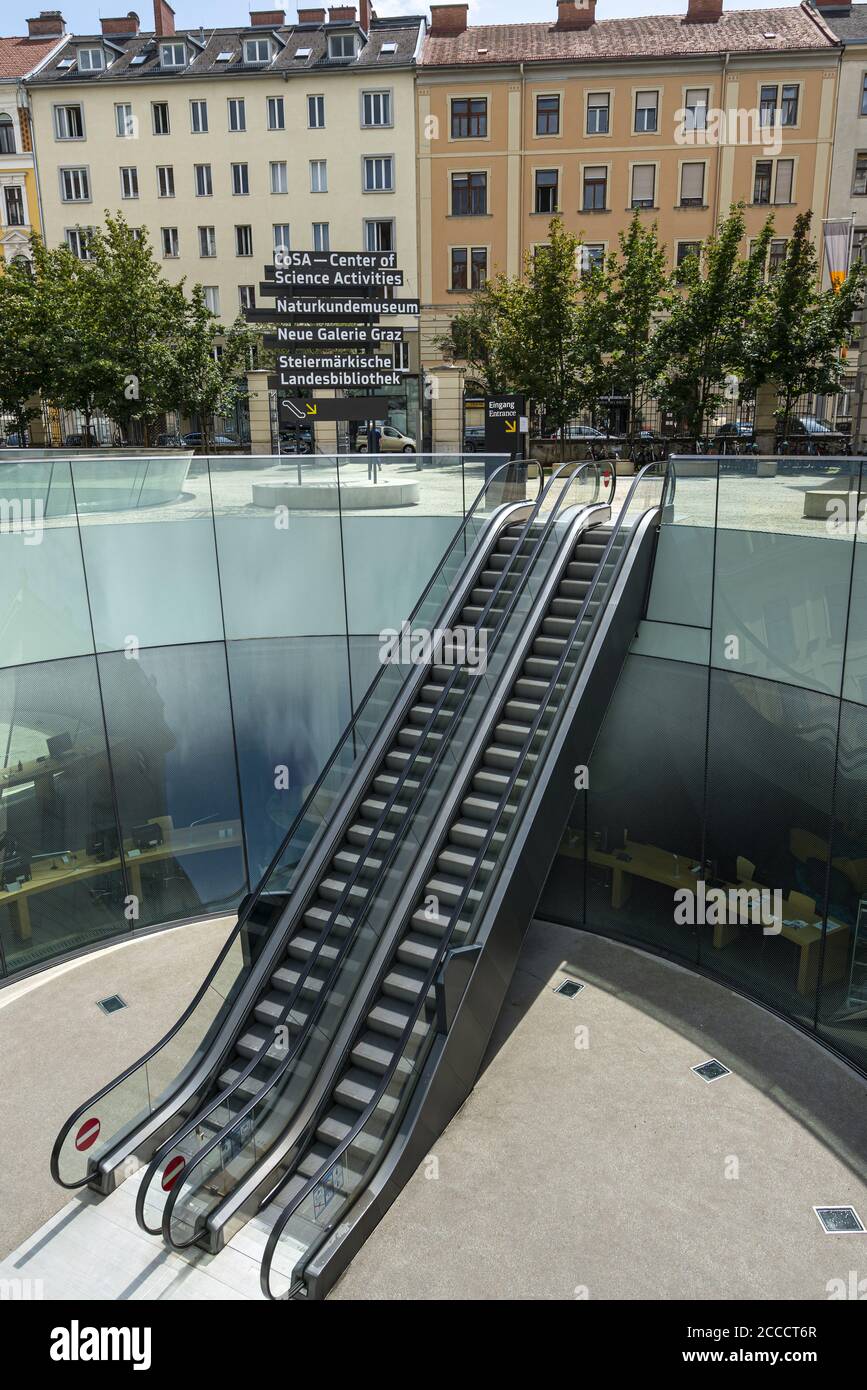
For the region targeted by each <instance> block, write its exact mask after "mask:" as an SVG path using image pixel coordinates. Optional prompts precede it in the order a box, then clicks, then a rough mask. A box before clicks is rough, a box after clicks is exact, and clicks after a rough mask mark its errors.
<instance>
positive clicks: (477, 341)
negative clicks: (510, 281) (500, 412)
mask: <svg viewBox="0 0 867 1390" xmlns="http://www.w3.org/2000/svg"><path fill="white" fill-rule="evenodd" d="M499 285H500V281H494V282H492V281H490V280H489V281H487V283H486V284H485V285H483V287H482V288H481V289H480V290H476V291H475V293H474V294H473V297H472V299H471V301H470V303H469V304H468V305H467V306H466V307H465V308H462V309H459V310H458V312H457V313H456V314H455V316H454V318H453V319H452V321H451V323H450V325H449V331H448V332H447V333H445V334H443V335H442V336H441V337H440V338H438V339H437V340H436V343H437V347H438V348H439V350H440V352H441V353H442V354H443V356H444V357H445V359H446V360H447V361H450V362H466V364H467V371H468V374H469V376H470V377H471V378H472V379H473V380H474V381H477V382H479V384H480V385H481V386H482V387H483V389H484V391H485V393H486V394H487V395H489V396H496V395H498V394H500V393H501V392H502V391H506V390H508V389H509V386H510V383H509V381H508V378H507V377H506V374H505V368H504V366H503V363H502V361H501V357H500V298H499V293H498V290H499Z"/></svg>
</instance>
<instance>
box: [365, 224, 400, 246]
mask: <svg viewBox="0 0 867 1390" xmlns="http://www.w3.org/2000/svg"><path fill="white" fill-rule="evenodd" d="M364 249H365V251H394V250H396V249H397V248H396V245H395V232H394V218H393V217H369V218H366V219H365V222H364Z"/></svg>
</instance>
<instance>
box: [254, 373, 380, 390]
mask: <svg viewBox="0 0 867 1390" xmlns="http://www.w3.org/2000/svg"><path fill="white" fill-rule="evenodd" d="M402 380H403V372H398V371H395V370H394V369H392V370H389V369H388V368H385V369H382V368H378V369H377V370H375V371H366V372H361V371H351V372H350V371H329V370H316V371H310V372H300V371H299V372H283V371H281V372H280V373H279V375H277V376H274V377H269V378H268V381H269V385H272V386H273V388H274V389H275V390H276V389H277V388H282V389H283V390H284V391H286V390H296V391H301V390H303V389H304V388H305V387H306V388H307V389H308V390H317V389H318V390H323V391H325V390H343V391H349V390H352V389H355V388H358V387H359V386H367V387H369V388H370V389H371V390H375V389H376V388H377V387H382V386H399V385H400V383H401V381H402Z"/></svg>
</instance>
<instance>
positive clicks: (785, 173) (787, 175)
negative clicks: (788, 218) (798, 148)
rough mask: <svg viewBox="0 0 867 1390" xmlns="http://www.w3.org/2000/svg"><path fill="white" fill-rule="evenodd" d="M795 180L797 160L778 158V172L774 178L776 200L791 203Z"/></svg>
mask: <svg viewBox="0 0 867 1390" xmlns="http://www.w3.org/2000/svg"><path fill="white" fill-rule="evenodd" d="M794 182H795V161H794V160H793V159H778V160H777V173H776V178H775V180H774V202H775V203H791V202H792V189H793V187H794Z"/></svg>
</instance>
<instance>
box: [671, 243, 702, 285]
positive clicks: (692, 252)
mask: <svg viewBox="0 0 867 1390" xmlns="http://www.w3.org/2000/svg"><path fill="white" fill-rule="evenodd" d="M690 256H694V257H695V258H696V259H698V258H699V257H700V256H701V242H700V241H679V242H678V243H677V257H676V270H675V277H676V279H677V282H678V284H680V285H682V284H683V283H684V281H685V279H686V275H685V273H684V269H683V265H684V261H686V260H687V259H688V258H689V257H690Z"/></svg>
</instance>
